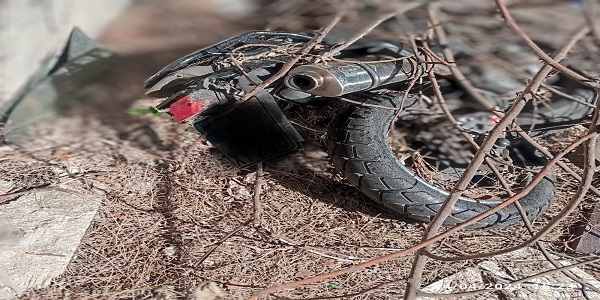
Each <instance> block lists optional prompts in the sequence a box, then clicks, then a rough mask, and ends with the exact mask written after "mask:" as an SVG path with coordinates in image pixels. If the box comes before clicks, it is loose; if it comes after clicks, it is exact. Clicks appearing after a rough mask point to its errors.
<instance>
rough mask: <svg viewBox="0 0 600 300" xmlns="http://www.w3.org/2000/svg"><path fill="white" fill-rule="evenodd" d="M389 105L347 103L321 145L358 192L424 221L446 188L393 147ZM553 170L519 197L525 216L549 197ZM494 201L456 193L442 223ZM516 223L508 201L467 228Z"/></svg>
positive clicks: (383, 101) (540, 209)
mask: <svg viewBox="0 0 600 300" xmlns="http://www.w3.org/2000/svg"><path fill="white" fill-rule="evenodd" d="M369 98H370V99H368V100H367V103H372V104H377V105H381V106H386V107H397V106H398V103H396V101H395V100H393V99H391V98H387V97H377V96H372V97H369ZM394 114H395V111H394V110H390V109H384V108H376V107H372V106H371V107H368V106H350V107H348V108H347V109H345V110H344V111H343V112H342V113H340V114H339V115H338V116H337V117H336V118H335V119H334V121H333V122H332V123H331V125H330V127H329V130H328V134H327V150H328V152H329V154H330V155H331V157H332V159H333V163H334V165H335V166H336V167H337V168H338V169H339V170H340V171H341V172H342V174H343V176H344V177H345V178H347V179H348V180H349V181H350V182H351V183H352V184H353V185H355V186H356V187H358V188H359V189H360V190H361V192H362V193H364V194H365V195H367V196H368V197H370V198H371V199H373V200H375V201H377V202H379V203H380V204H382V205H384V206H385V207H387V208H389V209H391V210H393V211H395V212H398V213H401V214H406V215H408V216H410V217H412V218H414V219H417V220H420V221H425V222H430V221H431V220H432V219H433V217H434V216H435V215H436V214H437V212H438V210H439V209H440V207H441V205H442V203H443V202H444V200H445V199H446V198H447V197H448V192H447V191H445V190H443V189H440V188H438V187H436V186H433V185H432V184H429V183H427V182H425V181H424V180H423V179H422V178H420V177H419V176H417V175H415V173H413V172H412V171H411V170H410V169H409V168H408V167H407V166H405V165H404V164H403V163H402V162H401V161H400V160H399V159H398V158H397V157H396V156H395V155H394V153H393V151H392V148H391V146H390V144H389V142H388V129H389V126H390V123H391V121H392V119H393V118H394ZM555 191H556V184H555V178H554V176H547V177H544V178H543V179H542V181H540V183H538V184H537V185H536V186H535V188H534V189H533V190H532V191H531V192H530V193H529V194H527V195H526V196H524V197H523V198H522V199H520V200H519V203H520V204H521V206H522V207H523V208H524V210H525V211H526V213H527V216H528V218H529V219H530V220H533V219H536V218H537V217H539V216H540V215H541V214H543V213H544V211H545V210H546V209H547V208H548V207H549V206H550V204H551V203H552V202H553V201H554V199H555V194H556V192H555ZM499 203H500V201H492V200H478V199H472V198H468V197H461V198H460V199H459V200H458V202H457V203H456V205H455V206H454V209H453V210H452V214H451V216H449V217H448V218H447V219H446V221H445V222H444V226H447V227H452V226H455V225H457V224H459V223H462V222H464V221H466V220H468V219H470V218H473V217H475V216H477V215H479V214H481V213H483V212H486V211H488V210H490V209H491V208H493V207H495V206H497V205H498V204H499ZM520 223H522V219H521V216H520V215H519V213H518V211H517V208H516V206H515V205H514V204H511V205H509V206H508V207H505V208H504V209H502V210H500V211H498V212H496V213H494V214H492V215H490V216H488V217H486V218H484V219H482V220H480V221H479V222H478V223H476V224H474V225H471V226H470V227H469V228H488V229H492V228H503V227H508V226H511V225H516V224H520Z"/></svg>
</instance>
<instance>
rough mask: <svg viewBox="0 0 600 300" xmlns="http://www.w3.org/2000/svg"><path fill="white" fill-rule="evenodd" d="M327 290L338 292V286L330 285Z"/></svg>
mask: <svg viewBox="0 0 600 300" xmlns="http://www.w3.org/2000/svg"><path fill="white" fill-rule="evenodd" d="M327 288H328V289H330V290H337V289H338V286H337V285H334V284H330V285H328V286H327Z"/></svg>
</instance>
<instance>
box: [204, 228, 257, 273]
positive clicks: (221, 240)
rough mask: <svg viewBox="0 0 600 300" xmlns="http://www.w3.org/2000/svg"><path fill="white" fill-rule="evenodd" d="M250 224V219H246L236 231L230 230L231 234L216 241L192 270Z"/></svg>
mask: <svg viewBox="0 0 600 300" xmlns="http://www.w3.org/2000/svg"><path fill="white" fill-rule="evenodd" d="M250 222H252V219H248V220H246V221H244V222H243V223H242V224H240V226H238V227H237V228H236V229H234V230H232V231H231V232H229V233H228V234H226V235H225V236H224V237H223V238H221V239H220V240H219V241H217V242H216V243H215V244H214V245H213V246H212V247H210V249H208V251H206V253H204V255H202V257H201V258H200V260H198V261H197V262H196V263H194V268H198V267H199V266H201V265H202V263H203V262H204V260H206V259H207V258H208V257H209V256H210V255H211V254H212V253H213V252H215V250H217V248H218V247H219V246H220V245H221V244H223V243H224V242H225V241H226V240H228V239H229V238H230V237H232V236H233V235H235V234H236V233H238V232H240V230H242V229H244V227H246V226H247V225H248V224H250Z"/></svg>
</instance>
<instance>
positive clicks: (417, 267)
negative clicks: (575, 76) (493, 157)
mask: <svg viewBox="0 0 600 300" xmlns="http://www.w3.org/2000/svg"><path fill="white" fill-rule="evenodd" d="M587 32H588V31H587V30H585V29H582V30H580V31H579V33H580V34H576V35H574V36H573V37H572V38H570V39H569V40H568V41H567V42H566V43H565V45H564V46H563V47H562V48H561V49H560V50H559V51H558V52H557V54H556V55H555V56H554V58H553V60H555V61H560V60H562V59H563V58H564V57H565V56H566V54H567V53H568V51H569V50H570V49H571V48H572V47H573V46H574V44H575V43H576V42H577V41H578V40H579V39H581V38H582V37H583V36H584V35H585V34H586V33H587ZM551 71H552V67H551V66H548V65H544V67H542V68H541V69H540V70H539V71H538V73H537V74H536V75H535V76H534V77H533V78H532V80H531V82H529V84H527V86H526V87H525V89H524V90H523V92H521V93H520V94H519V95H517V97H516V99H515V101H514V104H513V105H512V106H511V108H510V109H509V110H508V111H507V112H506V114H504V116H503V117H502V118H501V119H500V121H499V122H498V124H497V125H496V126H495V127H494V128H493V129H492V130H491V131H490V132H489V134H488V136H487V137H486V138H485V140H484V142H483V144H482V145H481V147H480V148H479V150H478V151H477V152H476V153H475V156H474V157H473V159H472V160H471V163H469V166H468V167H467V169H466V170H465V172H464V173H463V174H462V176H461V177H460V179H459V180H458V182H457V183H456V185H455V187H454V189H453V190H452V191H451V192H450V194H449V196H448V198H447V199H446V200H445V201H444V204H443V205H442V206H441V207H440V209H439V211H438V213H437V215H436V216H435V217H434V218H433V220H432V221H431V223H430V225H429V227H427V229H426V231H425V233H424V235H423V241H425V240H428V239H431V238H432V237H433V236H435V235H436V234H437V232H438V230H439V229H440V228H441V226H442V224H443V223H444V221H445V220H446V218H447V217H448V216H450V214H451V212H452V208H453V207H454V205H455V204H456V202H457V201H458V199H459V198H460V196H461V195H462V193H463V191H464V190H465V189H467V188H468V185H469V183H470V182H471V180H472V178H473V177H474V176H475V174H476V172H477V170H478V169H479V167H480V166H481V164H482V163H483V162H484V160H485V158H486V156H487V154H488V153H489V151H490V150H491V149H492V147H493V146H494V144H495V142H496V139H497V138H498V137H499V136H501V133H502V132H503V131H504V130H505V129H506V127H507V126H508V125H510V124H511V123H512V122H513V121H514V120H515V118H516V117H517V115H518V114H519V113H520V112H521V110H522V109H523V108H524V107H525V104H526V103H527V99H526V97H525V96H526V95H528V94H530V93H532V92H534V91H536V90H537V89H538V88H539V86H540V85H541V84H542V83H543V81H544V80H545V78H546V76H548V74H550V72H551ZM588 138H591V137H590V136H589V135H588ZM546 167H547V166H546ZM536 178H539V174H538V177H536ZM588 187H589V185H588ZM586 190H587V188H586ZM519 194H521V193H519ZM512 198H514V197H511V199H512ZM504 203H507V202H504ZM500 206H502V205H500ZM498 207H499V206H498ZM498 207H496V208H498ZM420 254H421V253H420V252H417V253H416V255H415V258H414V263H413V268H412V270H411V276H410V277H409V278H410V279H409V282H408V287H407V290H406V293H405V298H406V299H407V300H412V299H415V298H416V297H417V294H418V291H419V290H420V287H421V282H422V274H423V271H424V269H425V264H426V263H427V257H426V256H421V255H420Z"/></svg>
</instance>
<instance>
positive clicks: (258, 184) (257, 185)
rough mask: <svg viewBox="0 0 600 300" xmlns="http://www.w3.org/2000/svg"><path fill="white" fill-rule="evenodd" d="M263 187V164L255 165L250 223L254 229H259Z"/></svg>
mask: <svg viewBox="0 0 600 300" xmlns="http://www.w3.org/2000/svg"><path fill="white" fill-rule="evenodd" d="M262 185H263V163H262V162H258V163H257V164H256V180H255V181H254V196H253V199H254V210H253V213H252V220H253V221H252V222H253V225H254V227H260V223H261V218H262V213H263V208H262V205H261V203H260V193H261V189H262Z"/></svg>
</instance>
